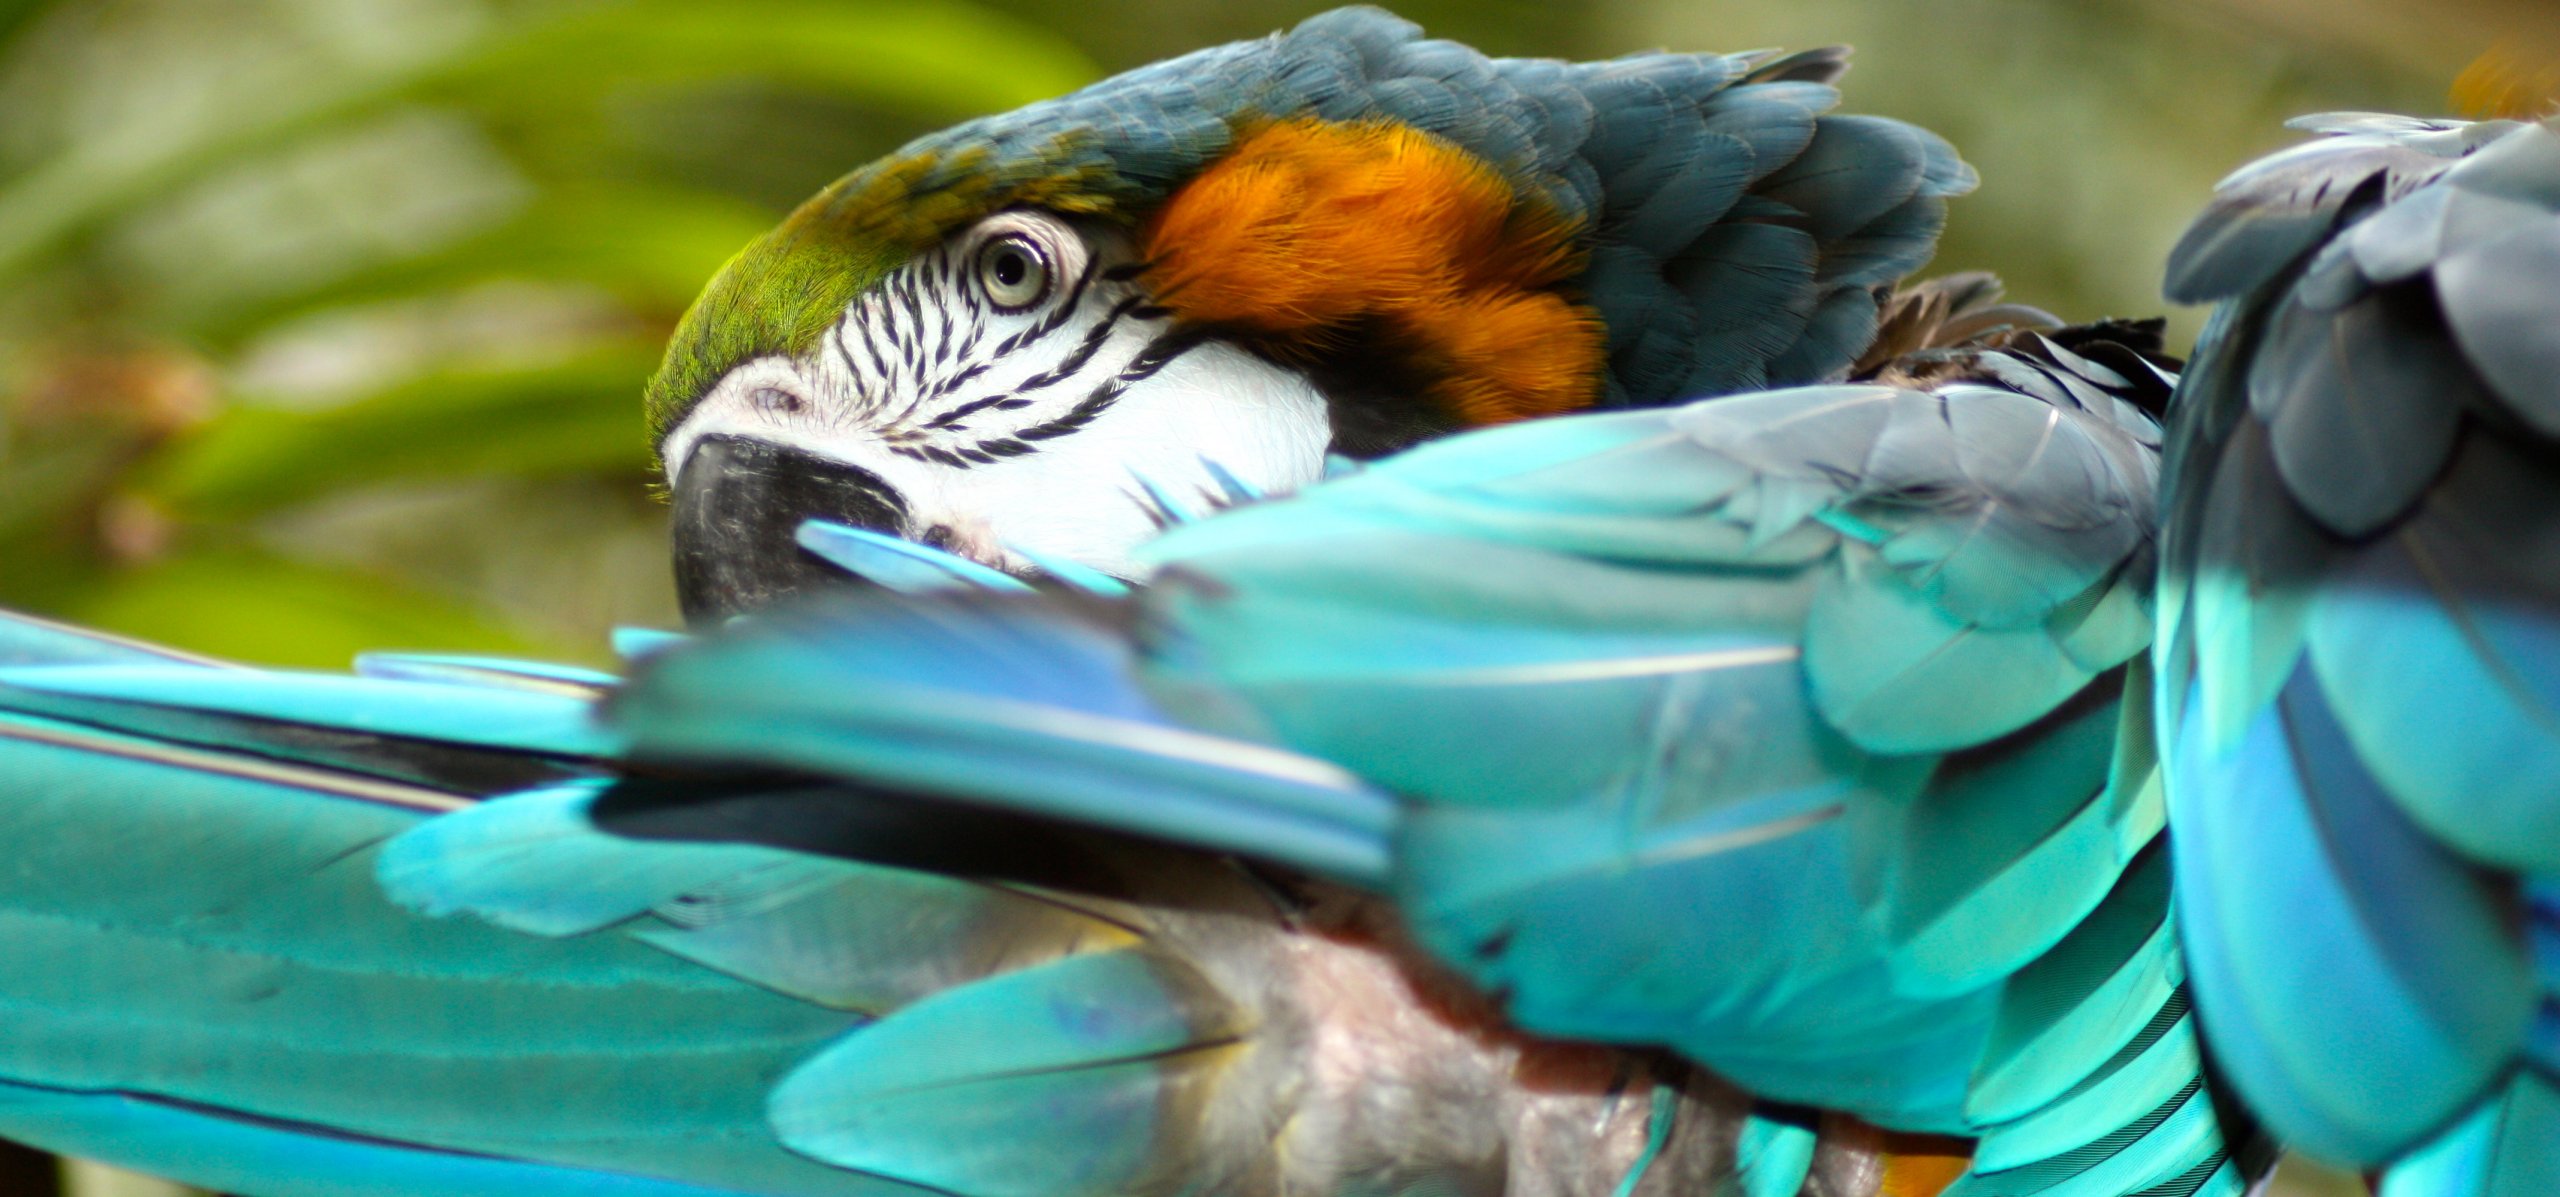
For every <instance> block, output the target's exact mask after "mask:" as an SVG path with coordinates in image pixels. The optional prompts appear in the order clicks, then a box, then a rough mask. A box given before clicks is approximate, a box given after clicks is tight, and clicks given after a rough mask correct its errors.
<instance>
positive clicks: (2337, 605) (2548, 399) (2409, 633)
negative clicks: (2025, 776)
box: [2158, 116, 2560, 1194]
mask: <svg viewBox="0 0 2560 1197" xmlns="http://www.w3.org/2000/svg"><path fill="white" fill-rule="evenodd" d="M2305 127H2308V128H2311V129H2313V130H2314V131H2317V132H2320V133H2323V134H2325V135H2326V136H2324V137H2322V138H2321V139H2319V140H2315V141H2313V142H2310V143H2307V144H2305V145H2303V146H2300V147H2297V148H2295V149H2292V150H2289V151H2286V152H2285V153H2282V154H2279V155H2277V156H2276V157H2274V158H2271V159H2269V160H2267V161H2266V162H2264V163H2260V164H2258V165H2256V166H2253V167H2250V168H2247V169H2245V170H2243V171H2242V172H2241V173H2239V174H2238V175H2235V176H2234V177H2233V178H2232V179H2231V180H2230V181H2228V182H2227V183H2226V184H2225V185H2224V187H2223V189H2222V191H2221V192H2220V193H2219V194H2218V195H2217V197H2216V199H2215V201H2214V203H2213V206H2212V207H2211V208H2210V209H2209V210H2208V211H2207V213H2206V214H2205V216H2204V217H2203V218H2202V219H2200V220H2199V221H2198V223H2197V225H2196V226H2195V228H2194V229H2193V230H2192V231H2191V232H2190V233H2189V235H2188V237H2187V239H2186V241H2185V242H2184V243H2183V244H2182V245H2181V247H2180V249H2179V252H2178V255H2177V257H2176V259H2175V260H2174V261H2173V262H2172V265H2171V273H2170V283H2171V288H2172V292H2173V294H2174V295H2175V296H2176V297H2178V298H2182V299H2188V300H2208V299H2211V300H2222V301H2225V302H2224V305H2223V307H2222V309H2221V310H2220V311H2219V312H2218V313H2217V315H2216V317H2215V321H2214V324H2213V327H2212V329H2211V331H2210V333H2209V336H2208V339H2207V343H2206V344H2205V346H2204V347H2203V349H2202V351H2201V353H2200V355H2199V358H2198V361H2197V364H2196V368H2195V369H2194V370H2192V371H2190V372H2189V373H2188V375H2187V378H2186V382H2185V384H2184V386H2183V388H2182V390H2181V392H2180V394H2179V395H2178V397H2177V400H2176V406H2175V407H2174V408H2173V412H2174V415H2175V419H2174V422H2173V428H2174V436H2173V438H2172V444H2171V451H2170V455H2169V461H2168V466H2167V482H2166V483H2165V490H2166V495H2167V499H2166V508H2165V515H2164V525H2165V532H2164V546H2165V547H2164V563H2165V567H2166V568H2165V571H2164V582H2163V597H2162V613H2163V616H2162V635H2161V642H2160V645H2159V669H2158V676H2159V691H2158V707H2159V717H2158V718H2159V727H2160V730H2161V732H2162V735H2163V737H2164V738H2163V748H2164V752H2165V753H2166V755H2167V757H2168V760H2169V763H2170V769H2169V771H2168V777H2169V780H2170V783H2171V785H2170V796H2171V815H2172V821H2173V823H2174V824H2175V825H2176V826H2177V827H2178V828H2179V834H2178V836H2177V838H2176V848H2177V862H2176V863H2177V884H2178V896H2179V902H2180V904H2181V907H2182V910H2183V912H2184V914H2183V926H2184V935H2185V938H2186V941H2187V947H2188V952H2189V955H2190V959H2191V967H2192V968H2193V970H2194V985H2195V989H2196V996H2197V1001H2198V1006H2199V1010H2200V1012H2201V1014H2202V1016H2203V1023H2204V1027H2205V1030H2206V1031H2207V1032H2208V1035H2209V1038H2210V1041H2211V1043H2212V1045H2213V1047H2214V1050H2215V1052H2216V1054H2217V1056H2218V1057H2219V1058H2220V1059H2221V1060H2222V1062H2223V1064H2224V1066H2225V1067H2226V1068H2227V1069H2228V1071H2229V1073H2230V1075H2231V1077H2232V1079H2233V1081H2234V1082H2235V1083H2236V1085H2237V1086H2238V1089H2239V1092H2240V1093H2241V1094H2242V1095H2243V1096H2244V1097H2245V1098H2246V1099H2247V1100H2248V1101H2249V1102H2250V1103H2251V1104H2252V1105H2253V1106H2254V1107H2256V1108H2257V1109H2259V1110H2261V1111H2263V1113H2264V1114H2265V1116H2266V1118H2267V1119H2268V1121H2269V1123H2270V1125H2271V1126H2272V1128H2273V1129H2274V1130H2276V1131H2277V1132H2278V1133H2280V1134H2281V1135H2283V1136H2284V1137H2286V1138H2287V1139H2290V1140H2291V1141H2293V1142H2295V1143H2296V1144H2298V1145H2300V1146H2301V1147H2303V1148H2304V1149H2306V1150H2309V1151H2312V1152H2315V1153H2317V1154H2320V1155H2324V1156H2327V1157H2329V1158H2332V1159H2335V1160H2338V1161H2341V1162H2345V1163H2350V1164H2354V1165H2359V1166H2368V1167H2370V1166H2377V1165H2381V1164H2384V1163H2386V1162H2389V1161H2391V1160H2393V1159H2395V1158H2401V1157H2404V1156H2406V1157H2407V1160H2408V1162H2407V1163H2406V1164H2405V1165H2404V1166H2402V1167H2400V1168H2395V1169H2394V1170H2393V1173H2392V1177H2391V1180H2390V1181H2389V1183H2388V1184H2387V1185H2386V1188H2385V1191H2386V1192H2391V1193H2395V1194H2418V1193H2448V1194H2452V1193H2486V1192H2499V1193H2504V1192H2542V1191H2550V1190H2552V1189H2553V1188H2555V1187H2560V1171H2555V1167H2560V1166H2555V1165H2554V1163H2553V1162H2552V1160H2551V1159H2550V1158H2549V1156H2548V1154H2547V1153H2545V1152H2542V1151H2540V1150H2535V1149H2530V1148H2529V1147H2527V1146H2526V1145H2524V1144H2523V1143H2522V1140H2521V1139H2519V1138H2517V1137H2515V1136H2520V1135H2529V1134H2532V1133H2536V1132H2535V1131H2534V1130H2532V1129H2531V1128H2545V1126H2546V1124H2547V1123H2548V1120H2549V1113H2548V1107H2549V1098H2548V1096H2547V1089H2546V1087H2545V1085H2544V1082H2542V1081H2540V1080H2539V1079H2537V1076H2538V1074H2536V1073H2534V1072H2532V1071H2531V1070H2533V1069H2536V1068H2543V1069H2547V1068H2550V1067H2552V1066H2553V1065H2554V1064H2560V1057H2555V1056H2553V1055H2552V1054H2551V1053H2550V1052H2549V1051H2548V1050H2547V1046H2548V1045H2549V1044H2550V1043H2552V1042H2553V1040H2552V1038H2551V1036H2552V1031H2553V1028H2554V1027H2560V1023H2555V1022H2554V1021H2553V1018H2554V1016H2553V1014H2552V1010H2553V1006H2552V1004H2551V994H2552V992H2553V984H2554V982H2555V981H2556V980H2560V976H2555V975H2554V974H2553V973H2552V971H2551V966H2550V960H2551V959H2552V958H2551V957H2550V956H2549V955H2547V954H2541V953H2537V952H2536V950H2535V949H2534V947H2533V942H2534V938H2535V937H2536V936H2545V935H2547V934H2548V930H2547V926H2548V924H2549V921H2550V920H2551V919H2552V917H2553V915H2552V911H2551V909H2550V908H2549V907H2548V906H2545V905H2543V904H2540V903H2538V902H2536V901H2535V900H2534V898H2533V894H2534V892H2535V890H2534V888H2533V885H2534V883H2532V882H2531V881H2529V880H2527V879H2529V878H2532V877H2535V876H2547V875H2548V874H2549V872H2550V870H2551V869H2552V868H2553V866H2554V865H2555V864H2560V852H2555V851H2554V845H2555V844H2560V734H2555V733H2554V730H2553V729H2554V727H2555V726H2560V723H2555V722H2554V718H2553V712H2554V710H2555V698H2560V601H2555V600H2560V559H2555V558H2554V557H2553V556H2552V549H2551V546H2552V545H2553V543H2555V542H2554V541H2553V539H2552V531H2553V528H2554V523H2553V512H2554V511H2555V510H2560V506H2555V500H2556V499H2560V446H2555V444H2554V442H2553V437H2554V434H2555V433H2560V420H2555V419H2554V418H2553V416H2554V414H2555V413H2560V389H2555V387H2560V382H2555V380H2560V334H2555V332H2554V331H2553V327H2552V325H2551V322H2550V313H2551V311H2552V310H2553V309H2554V305H2555V304H2560V283H2555V282H2554V280H2555V279H2560V132H2555V131H2554V130H2553V129H2551V128H2550V127H2549V126H2546V125H2529V124H2517V123H2513V122H2491V123H2483V124H2467V125H2466V124H2460V123H2450V122H2426V121H2412V120H2403V119H2399V118H2390V117H2376V116H2346V117H2327V118H2315V119H2314V120H2312V121H2310V122H2306V123H2305ZM2519 1068H2522V1069H2525V1070H2526V1071H2524V1072H2522V1073H2519V1072H2518V1069H2519ZM2448 1127H2450V1128H2451V1129H2450V1130H2448V1129H2447V1128H2448ZM2539 1133H2541V1134H2543V1135H2544V1136H2546V1138H2547V1136H2548V1133H2549V1132H2548V1130H2547V1128H2545V1129H2542V1130H2540V1131H2539ZM2412 1153H2414V1154H2412Z"/></svg>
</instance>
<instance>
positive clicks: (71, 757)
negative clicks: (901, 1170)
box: [0, 664, 903, 1197]
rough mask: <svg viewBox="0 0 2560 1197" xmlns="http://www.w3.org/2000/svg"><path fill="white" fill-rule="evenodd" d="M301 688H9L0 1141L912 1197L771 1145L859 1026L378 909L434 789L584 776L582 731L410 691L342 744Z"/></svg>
mask: <svg viewBox="0 0 2560 1197" xmlns="http://www.w3.org/2000/svg"><path fill="white" fill-rule="evenodd" d="M211 679H219V680H220V681H222V682H224V683H228V684H232V685H236V686H238V687H239V690H238V695H237V696H238V698H239V701H238V702H237V703H236V704H226V703H224V701H223V700H222V698H221V696H220V695H219V694H217V693H215V692H214V691H213V690H209V689H207V688H206V687H205V686H204V685H203V683H204V682H206V681H207V680H211ZM304 680H305V679H296V678H276V677H271V676H269V675H264V674H260V673H257V672H255V671H249V670H232V669H209V668H205V667H202V666H198V665H193V664H187V665H170V666H162V667H158V669H157V670H156V671H155V670H154V669H152V668H150V667H144V666H134V665H116V666H81V667H70V668H61V669H55V670H47V669H43V668H19V669H15V670H11V671H9V677H8V680H6V681H4V682H0V772H5V774H6V776H7V777H8V778H9V782H10V801H9V802H8V803H6V804H0V834H5V835H6V837H7V839H8V842H9V843H10V844H11V845H12V849H11V851H12V867H11V868H10V869H9V870H7V871H6V872H5V875H0V924H5V925H6V931H5V934H0V941H5V942H6V943H7V944H8V945H9V946H8V951H7V956H6V960H5V967H0V1007H5V1008H6V1010H7V1011H8V1016H9V1020H10V1025H11V1028H12V1032H11V1035H10V1036H9V1039H8V1045H7V1049H6V1051H5V1052H0V1133H6V1134H8V1135H9V1136H10V1137H13V1138H22V1139H25V1140H27V1141H30V1142H34V1143H38V1144H42V1145H46V1146H51V1147H56V1148H59V1149H63V1150H73V1151H78V1152H79V1153H81V1154H85V1155H91V1156H95V1157H98V1158H104V1159H110V1160H116V1161H119V1162H124V1163H127V1164H131V1165H133V1166H137V1167H142V1168H145V1169H149V1170H152V1171H158V1172H163V1173H166V1174H171V1175H175V1176H179V1177H182V1178H186V1179H189V1180H194V1181H197V1182H199V1183H205V1184H210V1185H216V1186H220V1187H223V1188H225V1189H228V1190H230V1191H236V1192H242V1193H250V1194H269V1193H276V1194H322V1193H332V1194H346V1193H378V1194H384V1195H386V1197H387V1195H390V1194H422V1193H423V1194H437V1193H442V1194H455V1195H457V1197H458V1195H461V1194H479V1193H487V1192H492V1191H517V1192H555V1191H556V1192H567V1193H594V1194H598V1195H602V1194H621V1193H629V1194H633V1195H634V1197H661V1195H664V1197H675V1195H677V1194H709V1193H759V1194H762V1193H777V1194H779V1193H792V1194H811V1195H819V1194H849V1193H879V1194H886V1193H891V1192H896V1191H902V1188H903V1187H902V1186H899V1185H896V1184H893V1183H890V1182H888V1181H885V1180H879V1179H876V1178H861V1177H853V1176H850V1175H848V1174H845V1173H842V1172H840V1171H837V1170H833V1169H829V1168H825V1167H823V1166H820V1165H817V1164H815V1163H812V1162H810V1161H807V1160H804V1159H802V1158H800V1157H797V1156H795V1155H793V1154H791V1153H790V1152H788V1151H786V1150H784V1149H783V1148H782V1147H781V1146H779V1145H778V1144H777V1143H776V1142H775V1141H774V1140H773V1138H772V1136H771V1135H770V1134H769V1133H768V1132H767V1131H766V1130H765V1129H764V1114H763V1109H762V1094H763V1090H764V1087H765V1084H766V1082H767V1078H769V1077H770V1076H771V1075H773V1074H775V1073H777V1072H779V1071H780V1070H782V1069H784V1068H786V1067H787V1066H788V1065H789V1063H790V1062H791V1061H793V1060H794V1059H796V1058H798V1057H800V1056H803V1055H806V1054H808V1053H810V1052H812V1051H815V1050H816V1049H818V1048H819V1047H820V1046H822V1045H824V1044H825V1043H827V1042H829V1041H831V1040H832V1039H834V1038H835V1037H837V1036H839V1035H840V1034H842V1033H843V1032H845V1031H846V1030H848V1029H850V1028H852V1027H855V1026H858V1025H860V1021H861V1019H860V1017H859V1016H858V1015H854V1014H850V1013H847V1012H844V1011H840V1010H834V1009H828V1008H823V1007H818V1006H814V1005H810V1004H808V1003H803V1002H797V1001H793V1000H790V999H787V998H784V997H781V996H779V995H777V994H775V993H773V992H771V991H768V990H765V989H762V988H759V987H756V986H753V985H750V984H747V983H744V982H741V981H738V980H736V979H734V978H731V977H728V976H725V975H722V974H719V973H715V972H712V971H710V970H707V969H703V968H700V967H698V966H695V965H692V964H690V963H687V962H685V961H684V960H682V959H679V958H677V957H674V956H671V955H668V954H667V953H664V952H662V951H658V950H656V949H653V948H652V947H650V946H649V945H647V944H646V943H644V942H639V941H636V940H633V939H631V938H629V937H626V936H619V935H617V936H610V937H599V938H596V939H592V940H588V941H583V942H579V943H576V944H574V945H561V944H551V943H547V942H544V941H537V940H531V939H528V938H526V937H523V936H519V935H514V934H510V933H507V932H503V931H499V930H496V929H493V928H485V927H478V926H472V925H467V924H460V923H449V922H439V921H433V920H428V919H424V918H420V917H418V916H416V915H414V914H411V913H409V912H407V911H405V910H402V909H401V908H399V907H397V906H394V905H392V904H391V903H390V902H389V901H388V900H386V899H385V897H384V896H383V895H382V893H381V892H380V890H379V889H378V887H377V885H376V883H375V881H374V879H373V870H372V861H373V857H374V855H375V853H376V852H377V851H378V850H379V847H380V845H381V844H382V842H383V841H385V840H388V839H391V838H392V837H395V836H398V835H399V834H401V833H403V832H405V831H407V830H410V829H411V828H414V827H416V826H419V825H420V824H421V822H422V821H428V822H431V821H432V816H433V815H435V814H437V813H440V812H443V811H447V810H451V809H455V808H459V807H464V806H467V805H469V804H470V803H471V802H472V801H473V799H474V797H475V794H474V792H473V791H472V790H471V789H470V788H469V787H468V786H467V785H466V784H465V783H464V782H462V781H461V780H459V779H460V777H461V776H462V775H463V774H465V773H468V772H471V770H466V769H461V768H458V767H456V766H455V765H454V764H453V762H454V761H455V760H457V759H459V758H460V757H461V756H462V755H464V754H466V753H467V754H471V755H475V756H477V757H479V758H481V759H482V761H483V763H484V764H485V766H486V767H485V769H483V770H481V772H483V773H484V774H485V775H486V776H487V777H489V778H494V779H498V780H500V781H501V782H502V783H503V784H515V783H517V782H518V781H519V779H521V778H522V777H524V776H527V775H530V774H549V773H555V772H558V771H561V770H563V769H566V768H569V767H570V765H569V763H570V762H580V761H581V760H582V758H583V756H584V754H586V753H587V752H588V751H589V750H590V748H591V741H592V737H593V732H592V729H586V730H566V729H562V728H559V727H557V726H553V727H551V728H549V729H548V730H550V731H552V732H556V733H558V734H557V735H556V736H555V737H553V738H549V739H544V738H543V737H540V736H537V735H535V734H534V733H535V732H536V731H538V730H542V729H541V728H540V727H539V726H538V725H537V724H536V723H528V724H527V725H525V726H523V727H520V728H518V729H517V732H516V734H514V735H512V736H508V737H499V736H492V735H486V734H483V733H486V732H487V731H488V729H487V728H486V727H485V726H482V725H478V724H475V723H474V722H473V721H470V720H460V721H457V720H455V719H454V718H453V717H452V716H453V712H452V711H451V710H450V709H449V708H448V707H446V706H444V705H442V704H439V703H436V702H432V701H430V702H424V703H420V704H419V706H418V708H417V709H416V710H414V711H408V712H403V711H400V710H398V709H397V708H398V706H399V704H400V703H402V702H404V701H407V700H410V699H414V698H416V697H418V696H419V694H420V693H421V692H422V690H423V689H426V688H420V687H410V686H405V685H402V684H398V683H381V684H379V689H378V692H377V693H376V694H375V695H374V696H373V697H374V699H375V701H373V702H372V703H371V704H369V705H364V706H362V707H361V708H360V709H351V710H350V711H349V714H350V716H351V717H350V718H349V719H347V720H344V721H340V722H339V723H338V724H337V725H335V726H332V725H331V724H330V723H329V722H328V721H326V720H301V721H288V719H287V718H286V716H287V714H288V711H287V710H286V709H285V708H288V707H291V706H292V704H293V702H294V701H299V700H300V699H301V698H302V697H304V696H305V695H304V693H303V692H302V691H301V690H300V689H299V687H301V686H302V685H303V684H304ZM360 685H373V684H372V683H362V684H360ZM38 686H43V687H45V688H43V689H38V688H36V687H38ZM432 688H433V689H436V690H439V691H442V690H448V689H452V687H449V686H438V687H432ZM120 692H121V693H120ZM490 693H491V694H493V695H498V696H505V695H506V694H507V693H508V692H505V691H491V692H490ZM279 696H282V698H281V699H280V698H279ZM300 713H301V714H309V713H310V712H309V711H307V710H306V711H302V712H300ZM472 738H477V739H479V740H482V741H499V740H503V741H504V742H484V743H479V744H473V743H469V742H468V741H469V740H470V739H472ZM421 761H425V762H429V764H428V765H427V766H426V767H421V766H420V764H419V762H421ZM527 762H531V764H530V765H528V764H527ZM584 763H586V764H588V765H592V762H591V761H587V762H584ZM422 775H424V776H431V777H433V778H434V779H435V780H434V781H433V782H430V781H427V780H423V779H422Z"/></svg>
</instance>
